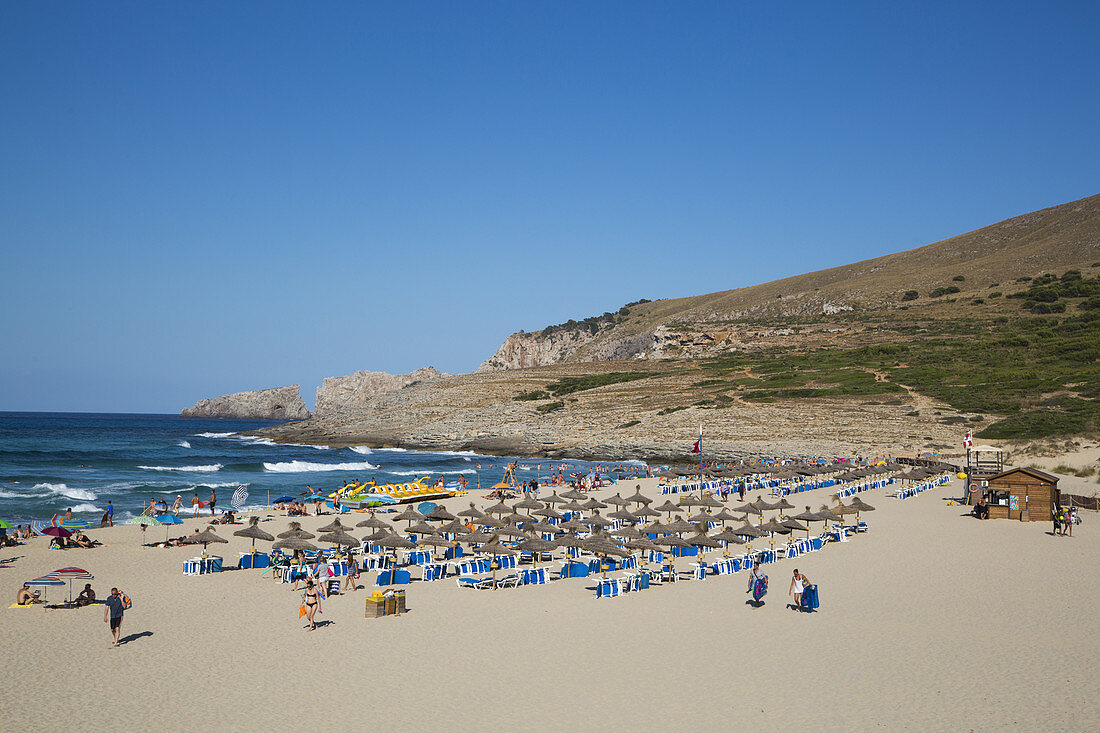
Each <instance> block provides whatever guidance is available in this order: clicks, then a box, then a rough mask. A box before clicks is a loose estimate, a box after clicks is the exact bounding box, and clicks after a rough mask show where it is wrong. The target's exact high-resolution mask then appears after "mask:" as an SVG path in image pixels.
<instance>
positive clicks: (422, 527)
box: [405, 520, 455, 535]
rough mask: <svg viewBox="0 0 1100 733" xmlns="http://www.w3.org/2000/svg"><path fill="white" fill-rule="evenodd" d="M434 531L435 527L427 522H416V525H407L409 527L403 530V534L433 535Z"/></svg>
mask: <svg viewBox="0 0 1100 733" xmlns="http://www.w3.org/2000/svg"><path fill="white" fill-rule="evenodd" d="M452 521H455V520H452ZM435 529H436V528H435V527H433V526H432V525H430V524H428V523H427V522H417V523H416V524H411V525H409V527H407V528H406V529H405V534H418V535H419V534H434V533H435Z"/></svg>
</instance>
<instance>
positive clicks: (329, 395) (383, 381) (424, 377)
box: [315, 367, 450, 416]
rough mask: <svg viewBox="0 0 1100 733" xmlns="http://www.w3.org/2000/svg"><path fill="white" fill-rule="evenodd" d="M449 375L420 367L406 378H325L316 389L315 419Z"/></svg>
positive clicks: (369, 375) (378, 375)
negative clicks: (411, 385) (316, 416)
mask: <svg viewBox="0 0 1100 733" xmlns="http://www.w3.org/2000/svg"><path fill="white" fill-rule="evenodd" d="M447 376H450V375H449V374H444V373H443V372H441V371H439V370H437V369H436V368H435V367H423V368H421V369H417V370H416V371H415V372H409V373H408V374H387V373H386V372H355V373H354V374H348V375H346V376H343V377H325V379H324V381H322V382H321V386H320V387H318V388H317V409H316V411H315V413H316V414H317V415H318V416H326V415H332V414H334V413H337V412H340V411H342V410H348V409H353V408H357V407H362V406H364V405H366V404H367V402H369V401H370V400H372V399H374V398H376V397H379V396H380V395H384V394H386V393H388V392H393V391H395V390H398V389H402V388H403V387H407V386H409V385H410V384H415V383H417V382H426V381H429V380H432V379H439V378H440V377H447Z"/></svg>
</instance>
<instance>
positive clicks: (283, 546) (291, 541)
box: [264, 537, 317, 572]
mask: <svg viewBox="0 0 1100 733" xmlns="http://www.w3.org/2000/svg"><path fill="white" fill-rule="evenodd" d="M271 549H273V550H290V551H291V552H296V551H298V550H302V551H303V552H316V551H317V547H316V546H315V545H313V544H312V543H310V542H306V541H305V540H304V539H301V538H299V537H287V538H286V539H282V540H279V541H278V542H276V543H275V544H274V545H272V546H271ZM264 572H267V571H266V570H265V571H264Z"/></svg>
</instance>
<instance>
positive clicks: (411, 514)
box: [393, 504, 424, 526]
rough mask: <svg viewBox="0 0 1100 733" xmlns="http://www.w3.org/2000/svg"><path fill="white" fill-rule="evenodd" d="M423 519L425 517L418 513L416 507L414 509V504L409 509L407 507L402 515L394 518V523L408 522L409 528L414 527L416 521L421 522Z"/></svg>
mask: <svg viewBox="0 0 1100 733" xmlns="http://www.w3.org/2000/svg"><path fill="white" fill-rule="evenodd" d="M423 518H424V515H423V514H421V513H420V512H418V511H417V510H416V507H414V506H413V505H412V504H409V505H408V506H407V507H405V511H403V512H401V513H400V514H398V515H397V516H396V517H394V518H393V521H395V522H400V521H402V520H408V522H409V526H412V523H413V522H416V521H418V520H421V519H423Z"/></svg>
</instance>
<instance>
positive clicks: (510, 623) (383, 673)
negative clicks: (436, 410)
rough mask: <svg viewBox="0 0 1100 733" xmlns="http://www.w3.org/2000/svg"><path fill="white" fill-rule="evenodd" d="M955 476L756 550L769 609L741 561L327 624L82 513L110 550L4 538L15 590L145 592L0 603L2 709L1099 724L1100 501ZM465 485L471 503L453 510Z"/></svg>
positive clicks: (138, 724) (444, 592)
mask: <svg viewBox="0 0 1100 733" xmlns="http://www.w3.org/2000/svg"><path fill="white" fill-rule="evenodd" d="M636 483H639V482H637V481H630V482H626V483H625V485H623V486H621V487H619V488H620V489H624V490H626V491H624V495H628V494H629V493H632V492H633V488H634V485H635V484H636ZM641 483H643V484H645V483H651V482H646V481H642V482H641ZM613 491H614V489H612V490H611V491H608V490H607V489H604V490H602V491H600V492H598V493H597V495H599V496H605V495H608V494H609V493H613ZM957 491H958V484H952V485H948V486H945V487H941V488H937V489H933V490H931V491H928V492H925V493H923V494H921V495H919V496H917V497H915V498H912V499H908V500H905V501H900V500H896V499H891V498H887V497H885V496H884V494H885V492H886V490H884V489H878V490H874V491H871V492H866V493H864V494H861V495H860V497H861V498H863V499H864V500H865V501H867V502H869V503H870V504H872V505H874V506H875V507H877V511H875V512H874V513H872V514H870V515H867V517H866V519H867V520H868V522H869V524H870V526H871V531H869V532H868V533H866V534H864V535H860V536H859V537H856V538H853V539H852V540H851V541H849V542H847V543H838V544H829V545H826V546H825V548H824V549H823V550H821V551H820V552H816V553H811V554H809V555H804V556H802V557H799V558H797V559H794V560H782V561H780V562H778V563H775V564H772V565H768V566H765V569H766V571H767V572H768V574H769V576H770V578H771V590H770V592H769V594H768V595H767V597H766V598H765V601H766V602H765V605H764V606H763V607H762V608H753V607H751V606H749V605H747V604H746V599H747V598H748V596H746V594H745V587H746V575H745V573H739V574H736V575H732V576H711V577H709V578H708V579H707V580H705V581H696V582H693V581H682V582H680V583H677V584H675V585H672V586H664V587H655V588H652V589H650V590H648V591H646V592H642V593H630V594H626V595H624V596H622V597H618V598H611V599H596V598H595V594H594V592H593V590H591V587H592V586H593V582H592V581H591V579H571V580H566V581H555V582H552V583H550V584H548V585H545V586H531V587H522V588H518V589H510V590H498V591H475V590H472V589H465V588H458V587H457V586H456V585H455V583H454V582H453V580H444V581H440V582H434V583H422V582H414V583H413V584H411V585H410V586H408V607H409V613H407V614H405V615H402V616H397V617H387V618H382V619H365V618H364V617H363V615H364V614H363V608H364V598H365V597H366V595H368V594H369V590H370V588H369V586H368V588H367V589H366V590H359V591H358V592H355V593H351V594H345V595H340V596H336V597H333V598H330V599H328V600H327V601H325V602H324V604H323V609H324V611H323V614H322V615H321V616H319V619H320V620H323V621H324V622H325V624H324V625H323V626H321V627H319V628H318V629H317V630H316V631H314V632H307V631H305V630H304V620H299V619H298V613H297V609H298V604H299V599H300V594H298V593H293V592H291V591H290V586H289V585H284V584H281V583H276V582H273V581H272V579H271V577H270V575H268V576H262V577H261V575H260V572H259V571H253V570H246V571H233V572H223V573H221V574H215V575H207V576H201V577H184V576H183V575H182V574H181V562H182V561H183V560H184V559H186V558H189V557H192V556H194V555H196V554H197V552H196V548H194V547H185V548H173V549H153V548H144V547H141V546H140V537H139V535H140V532H139V530H138V527H136V526H123V527H116V528H113V529H105V530H92V531H90V532H89V534H91V535H92V536H93V537H96V538H98V539H100V540H102V541H103V542H104V545H105V546H104V547H102V548H98V549H94V550H70V551H65V552H58V551H50V550H47V549H46V542H45V539H44V538H38V539H36V540H33V541H31V542H30V543H29V544H27V545H24V546H23V547H17V548H10V549H8V550H6V551H5V552H4V557H11V558H16V559H15V560H14V561H12V562H10V563H9V564H11V565H13V566H14V567H11V568H7V569H2V570H0V573H2V574H3V575H2V576H0V577H3V578H4V581H3V583H2V585H3V588H4V589H5V592H6V593H8V594H9V595H10V596H11V600H14V595H15V591H16V589H17V588H18V587H19V585H20V584H21V582H22V581H23V580H26V579H30V578H32V577H35V576H38V575H41V574H44V573H47V572H49V571H51V570H54V569H56V568H58V567H62V566H66V565H76V566H80V567H83V568H86V569H87V570H89V571H91V572H92V573H93V574H94V575H95V576H96V579H95V581H94V582H93V587H94V588H95V589H96V591H97V593H98V594H99V596H100V597H101V598H102V597H103V596H105V595H106V594H107V593H108V592H109V589H110V587H111V586H112V585H117V586H119V587H122V588H124V589H125V590H126V591H127V592H129V593H130V594H131V595H132V597H133V599H134V607H133V608H132V609H131V610H130V611H128V612H127V614H126V618H125V622H124V625H123V629H122V635H123V638H124V639H127V641H126V643H125V644H123V645H122V646H121V647H119V648H111V647H110V645H109V641H110V636H109V633H108V630H107V626H106V624H104V623H103V609H102V607H101V606H95V607H91V608H84V609H78V610H45V609H43V608H41V607H38V608H31V609H7V608H6V605H7V604H6V603H5V608H4V609H3V610H2V611H0V618H2V622H0V644H2V648H3V649H4V650H5V654H4V657H5V659H6V662H7V663H6V664H4V665H3V668H2V670H0V684H2V686H3V689H4V695H3V696H2V697H0V715H2V716H3V719H4V720H9V721H10V720H28V721H29V720H41V719H43V717H45V719H47V720H49V721H50V723H49V725H51V726H57V727H60V726H62V725H65V726H69V725H76V724H79V722H78V721H84V720H96V721H104V722H106V721H110V722H111V725H112V726H113V727H115V728H117V729H120V730H140V729H147V728H149V727H151V726H156V727H158V728H163V729H167V730H182V729H184V728H188V729H193V728H195V727H196V726H205V727H213V728H221V729H231V730H244V729H258V728H261V727H273V728H275V729H285V728H288V727H291V726H295V727H299V726H316V727H319V728H321V729H335V728H344V727H351V728H367V727H375V726H378V727H385V728H386V729H388V730H423V729H426V728H429V727H433V728H440V729H447V730H504V729H519V730H571V729H576V728H598V729H608V730H627V729H634V730H639V729H640V730H687V729H691V728H696V727H701V726H707V727H712V728H713V727H718V728H730V727H733V726H751V727H752V728H755V729H768V730H789V729H792V728H795V727H798V726H812V727H813V728H815V729H829V730H832V729H842V728H846V729H851V728H884V729H917V730H930V729H933V730H958V729H963V728H966V729H972V730H990V729H998V728H1005V727H1019V728H1031V727H1037V726H1040V725H1041V726H1043V727H1051V728H1057V729H1062V730H1092V729H1094V728H1095V721H1096V720H1097V719H1098V717H1100V702H1098V701H1100V677H1098V676H1097V675H1096V674H1095V672H1094V671H1093V670H1091V666H1090V665H1091V661H1090V660H1091V659H1092V658H1093V657H1094V656H1095V655H1096V654H1097V653H1098V652H1100V620H1098V619H1097V614H1096V612H1095V606H1096V603H1097V600H1098V599H1100V591H1098V590H1096V589H1095V587H1093V584H1092V583H1091V577H1092V575H1093V566H1094V565H1095V558H1096V557H1097V556H1098V554H1097V553H1098V550H1100V539H1098V537H1097V534H1096V532H1095V524H1096V521H1097V519H1096V516H1095V514H1094V513H1091V512H1085V513H1084V523H1083V524H1082V525H1080V526H1079V527H1077V528H1076V531H1075V533H1074V537H1073V538H1064V539H1063V538H1056V537H1052V536H1051V535H1050V525H1049V524H1048V523H1038V522H1036V523H1030V524H1023V523H1018V522H1012V521H987V522H979V521H977V520H974V519H972V518H970V517H964V516H962V515H963V514H964V511H965V510H964V508H962V507H959V506H957V505H956V506H949V505H948V503H947V500H948V498H949V497H952V496H954V495H955V494H956V493H957ZM645 493H648V494H649V495H651V496H657V492H656V491H654V490H652V489H647V490H646V492H645ZM751 496H753V495H751V494H750V497H751ZM827 498H828V497H827V494H826V493H825V491H824V490H822V491H814V492H809V493H806V494H801V495H796V496H794V497H792V503H795V504H796V505H798V506H799V507H800V508H801V507H802V506H803V505H805V504H807V503H811V504H812V505H813V508H815V509H816V508H817V507H818V506H819V505H820V504H822V503H824V502H825V501H826V500H827ZM470 499H478V500H479V501H480V497H476V496H474V495H473V494H471V495H470V496H469V497H459V498H455V499H451V500H448V501H447V502H445V505H446V506H447V507H448V509H450V510H451V511H456V510H458V509H461V508H464V507H465V506H467V503H468V501H469V500H470ZM261 516H262V514H261ZM350 518H351V519H352V523H354V521H358V520H360V519H362V516H361V515H355V514H353V515H351V516H350ZM331 519H332V516H331V515H330V516H327V517H324V516H322V517H307V518H305V519H304V520H303V526H305V527H306V528H307V529H315V528H316V527H318V526H320V525H322V524H326V523H328V522H329V521H331ZM287 523H288V520H287V519H286V518H285V517H282V516H279V517H278V518H277V519H276V520H275V521H272V522H266V523H264V524H263V528H264V529H265V530H267V531H271V532H272V533H277V532H280V531H282V530H284V529H285V528H286V527H287ZM198 524H200V522H199V521H197V520H193V519H187V521H185V523H184V524H183V525H182V526H181V527H177V528H175V530H174V531H173V535H176V534H182V533H190V532H191V531H192V530H193V528H194V527H195V526H196V525H198ZM204 526H205V525H204ZM818 526H820V525H818ZM239 528H240V527H233V528H230V527H224V528H223V527H218V528H216V531H217V533H218V534H220V535H222V536H225V537H227V538H228V539H230V544H228V545H217V546H216V547H214V548H213V550H214V551H215V554H219V555H222V556H224V557H226V558H227V564H228V560H229V558H233V559H235V558H236V553H237V552H238V551H242V550H245V549H247V546H248V541H247V540H244V539H241V538H234V537H231V533H232V531H233V530H234V529H239ZM162 535H163V529H160V528H151V529H150V531H149V538H150V539H151V540H152V539H156V538H158V537H159V536H162ZM260 544H261V545H263V544H264V543H260ZM720 554H721V553H720V551H712V552H711V553H708V557H718V556H720ZM679 562H680V564H681V566H686V565H687V562H686V560H684V559H682V560H680V561H679ZM795 567H798V568H799V569H800V570H802V571H803V572H804V573H805V574H806V575H807V576H809V578H810V579H811V581H813V582H815V583H818V584H819V588H820V600H821V608H820V611H819V612H818V613H814V614H799V613H796V612H794V611H792V610H788V609H787V608H785V604H786V602H787V600H788V599H787V587H788V583H789V578H790V576H791V572H792V570H793V569H794V568H795ZM373 579H374V574H373V573H364V574H363V576H362V578H361V582H362V583H364V584H365V585H366V584H369V583H373ZM77 588H79V586H77ZM74 592H75V591H74ZM63 595H64V593H63V591H62V590H61V589H50V591H49V596H50V599H51V601H56V600H60V599H61V598H62V596H63ZM10 602H11V601H10V600H9V601H8V603H10Z"/></svg>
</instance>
